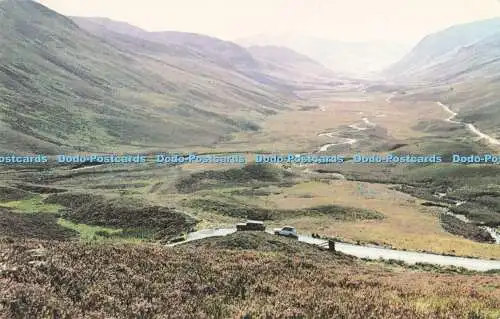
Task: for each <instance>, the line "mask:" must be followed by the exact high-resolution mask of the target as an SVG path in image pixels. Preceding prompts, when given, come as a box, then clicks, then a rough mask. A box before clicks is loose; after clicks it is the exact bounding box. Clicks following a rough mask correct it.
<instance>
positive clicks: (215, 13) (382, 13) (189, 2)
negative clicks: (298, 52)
mask: <svg viewBox="0 0 500 319" xmlns="http://www.w3.org/2000/svg"><path fill="white" fill-rule="evenodd" d="M38 2H40V3H42V4H44V5H46V6H48V7H49V8H51V9H53V10H55V11H57V12H59V13H62V14H65V15H72V16H86V17H108V18H110V19H113V20H118V21H125V22H128V23H130V24H133V25H136V26H139V27H141V28H143V29H146V30H148V31H164V30H176V31H185V32H194V33H202V34H207V35H211V36H215V37H218V38H221V39H224V40H236V39H240V38H246V37H251V36H255V35H259V34H267V35H280V34H297V35H298V34H300V35H308V36H315V37H319V38H327V39H334V40H341V41H373V40H375V41H380V40H383V41H394V42H405V43H410V42H416V41H418V40H420V39H421V38H423V37H424V36H425V35H427V34H429V33H433V32H436V31H439V30H441V29H444V28H446V27H449V26H451V25H454V24H460V23H466V22H471V21H476V20H482V19H487V18H491V17H497V16H500V1H499V0H175V1H174V0H121V1H117V0H38Z"/></svg>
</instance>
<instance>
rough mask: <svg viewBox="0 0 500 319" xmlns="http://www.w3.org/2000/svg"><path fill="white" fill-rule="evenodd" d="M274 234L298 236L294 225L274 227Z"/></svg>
mask: <svg viewBox="0 0 500 319" xmlns="http://www.w3.org/2000/svg"><path fill="white" fill-rule="evenodd" d="M274 234H275V235H278V236H286V237H293V238H299V235H297V230H296V229H295V227H290V226H285V227H283V228H275V229H274Z"/></svg>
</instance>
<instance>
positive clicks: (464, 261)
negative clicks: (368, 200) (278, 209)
mask: <svg viewBox="0 0 500 319" xmlns="http://www.w3.org/2000/svg"><path fill="white" fill-rule="evenodd" d="M235 232H236V229H235V228H215V229H204V230H200V231H197V232H193V233H189V234H188V235H187V240H185V241H183V242H179V243H175V244H168V245H167V246H169V247H173V246H177V245H181V244H184V243H188V242H191V241H195V240H200V239H203V238H209V237H222V236H227V235H229V234H233V233H235ZM266 232H267V233H269V234H273V233H272V231H266ZM298 240H299V241H301V242H304V243H307V244H311V245H317V246H326V245H328V241H327V240H324V239H318V238H313V237H311V236H303V235H299V239H298ZM335 249H336V250H337V251H340V252H342V253H344V254H347V255H351V256H355V257H358V258H367V259H371V260H377V259H380V258H381V259H385V260H388V259H396V260H401V261H404V262H406V263H408V264H415V263H418V262H420V263H430V264H436V265H441V266H455V267H464V268H466V269H469V270H475V271H487V270H493V269H500V260H486V259H475V258H464V257H453V256H442V255H435V254H429V253H419V252H410V251H400V250H394V249H388V248H381V247H370V246H361V245H352V244H345V243H338V242H336V243H335Z"/></svg>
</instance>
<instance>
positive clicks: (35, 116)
mask: <svg viewBox="0 0 500 319" xmlns="http://www.w3.org/2000/svg"><path fill="white" fill-rule="evenodd" d="M27 17H29V19H28V18H27ZM114 25H115V24H114ZM120 27H121V28H125V29H126V31H122V32H132V33H133V32H134V30H136V29H134V28H129V26H127V25H124V24H121V25H120ZM101 30H102V31H103V32H104V31H106V30H104V29H101ZM122 30H123V29H122ZM167 35H168V34H167ZM167 35H165V34H163V35H157V36H162V37H167ZM106 36H109V38H106V37H96V35H95V34H93V33H92V32H88V31H85V30H82V28H80V27H79V26H78V25H77V24H75V23H74V22H73V20H71V19H68V18H66V17H64V16H62V15H60V14H57V13H56V12H54V11H52V10H50V9H48V8H46V7H44V6H42V5H40V4H39V3H37V2H33V1H17V0H4V1H0V136H1V137H2V138H1V139H0V149H2V151H3V152H10V151H16V152H44V153H50V154H56V153H59V152H62V151H77V150H79V151H117V150H138V149H145V148H175V147H179V146H185V147H189V146H190V145H210V144H212V143H215V142H217V141H218V140H219V139H220V138H221V137H223V136H225V135H226V134H228V133H231V132H236V131H241V130H255V129H258V125H257V124H256V123H258V122H261V121H262V119H263V118H264V117H265V116H266V115H269V114H274V113H276V112H279V111H280V110H284V109H286V108H287V105H289V104H290V101H291V98H293V96H292V95H291V94H289V93H287V91H286V90H283V89H280V88H279V81H276V83H274V84H273V85H271V84H266V83H263V82H262V81H257V80H256V79H254V78H252V77H249V76H245V74H244V73H242V72H238V70H237V68H249V67H250V66H254V65H255V63H256V62H255V60H254V59H253V57H252V55H251V54H250V53H248V52H247V51H246V50H245V49H243V48H241V47H239V46H237V45H235V44H233V45H231V44H230V43H224V41H217V40H216V39H215V40H210V41H211V42H210V43H211V44H210V45H209V47H208V48H207V49H206V50H204V49H203V48H204V44H203V43H200V42H197V41H198V40H199V39H200V38H199V37H194V38H193V37H190V36H189V35H186V36H185V37H184V39H183V40H182V39H179V38H178V37H176V36H177V35H172V34H170V35H169V36H168V38H169V41H166V42H164V41H150V40H148V39H142V38H139V37H131V36H129V35H124V34H120V33H117V32H113V33H112V32H107V33H106ZM207 41H209V40H208V37H207ZM213 43H216V44H217V45H218V46H217V45H216V46H215V47H216V48H217V49H214V47H211V46H212V45H213ZM217 50H220V51H219V55H217V54H216V53H217V52H215V51H217ZM234 66H238V67H234ZM283 86H284V87H287V84H283Z"/></svg>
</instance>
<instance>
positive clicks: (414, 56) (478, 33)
mask: <svg viewBox="0 0 500 319" xmlns="http://www.w3.org/2000/svg"><path fill="white" fill-rule="evenodd" d="M498 33H500V18H493V19H488V20H483V21H477V22H472V23H466V24H461V25H456V26H452V27H450V28H447V29H445V30H442V31H439V32H436V33H433V34H430V35H428V36H426V37H425V38H424V39H422V40H421V41H420V42H419V43H418V44H417V45H416V46H415V47H414V48H413V49H412V50H411V51H410V52H409V53H408V54H407V55H406V56H404V57H403V58H402V59H401V60H400V61H398V62H397V63H395V64H393V65H391V66H390V67H388V68H387V69H386V70H384V72H383V73H384V74H385V75H386V76H387V77H389V78H396V79H406V80H408V79H410V78H411V77H414V78H415V77H417V78H419V75H420V74H421V73H422V70H429V71H431V70H434V71H435V72H434V73H435V74H434V75H435V76H439V71H440V70H438V67H437V66H436V65H438V64H439V63H442V62H444V61H446V60H448V59H450V58H451V59H453V58H454V56H455V55H456V54H462V53H463V52H462V51H463V50H467V48H469V47H470V46H471V45H474V44H475V43H478V42H481V41H482V40H484V39H486V38H488V37H491V36H493V35H495V34H498ZM456 66H460V65H456ZM450 71H451V72H453V68H452V70H450ZM445 74H448V72H447V73H445ZM419 79H420V78H419ZM426 79H428V80H429V79H430V80H432V78H429V77H426ZM415 80H416V79H415Z"/></svg>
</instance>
